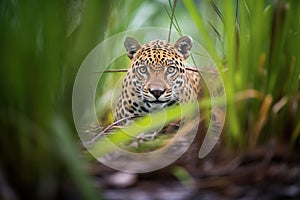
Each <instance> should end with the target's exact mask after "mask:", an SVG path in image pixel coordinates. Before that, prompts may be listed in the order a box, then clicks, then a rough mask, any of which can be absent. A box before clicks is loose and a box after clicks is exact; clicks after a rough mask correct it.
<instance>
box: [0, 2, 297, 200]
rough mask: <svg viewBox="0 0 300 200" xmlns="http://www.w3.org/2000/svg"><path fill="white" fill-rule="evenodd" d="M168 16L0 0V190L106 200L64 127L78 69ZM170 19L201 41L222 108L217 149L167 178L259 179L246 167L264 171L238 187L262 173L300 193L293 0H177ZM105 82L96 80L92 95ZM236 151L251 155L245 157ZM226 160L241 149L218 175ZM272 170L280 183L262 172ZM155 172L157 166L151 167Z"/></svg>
mask: <svg viewBox="0 0 300 200" xmlns="http://www.w3.org/2000/svg"><path fill="white" fill-rule="evenodd" d="M171 4H173V2H171ZM168 13H169V14H168ZM170 15H171V6H170V3H169V2H167V1H162V0H161V1H158V0H157V1H150V0H149V1H135V0H128V1H118V0H112V1H88V0H82V1H81V0H68V1H59V0H52V1H47V0H46V1H37V0H29V1H27V2H26V3H25V2H23V1H18V0H15V1H8V0H6V1H1V2H0V24H1V31H0V38H1V40H0V41H1V42H0V52H1V54H0V56H1V57H0V74H1V79H0V87H1V95H0V99H1V104H0V122H1V133H0V197H1V199H95V198H97V199H99V198H100V197H101V194H104V195H105V194H106V197H107V193H105V188H106V187H104V186H103V187H102V185H101V184H100V186H98V187H95V185H97V181H95V178H94V177H95V176H91V174H92V175H95V174H96V175H97V176H101V173H102V171H101V167H99V166H98V165H97V164H95V163H94V161H93V159H92V158H91V157H89V156H88V155H86V154H82V153H81V152H82V149H81V145H80V142H79V139H78V136H77V133H76V130H75V128H74V124H73V119H72V111H71V101H72V87H73V82H74V79H75V76H76V72H77V70H78V69H79V67H80V64H81V63H82V61H83V60H84V58H85V57H86V56H87V54H88V53H89V52H90V51H91V50H92V49H93V48H94V47H95V46H96V45H97V44H98V43H99V42H101V41H103V40H104V39H105V38H107V37H110V36H112V35H114V34H117V33H119V32H122V31H125V30H127V29H132V28H140V27H148V26H154V27H163V28H168V27H169V24H170V17H169V16H170ZM175 17H176V20H175V27H176V30H177V31H179V32H180V31H182V32H183V33H186V34H189V35H191V36H192V37H193V38H194V40H196V41H200V42H201V44H202V45H203V46H204V47H205V48H206V49H207V50H208V52H209V53H210V54H211V55H212V57H213V59H214V60H215V62H216V63H217V67H218V69H219V70H220V71H221V72H222V77H223V79H224V83H225V89H226V94H227V102H228V104H227V108H228V113H227V121H226V127H225V129H224V130H223V133H222V142H221V145H220V146H221V147H219V148H221V149H222V150H221V151H218V150H216V152H215V153H214V154H213V155H214V156H212V157H209V158H207V159H208V162H205V161H203V162H200V161H199V160H198V159H197V158H193V159H194V160H193V159H189V160H188V161H185V162H184V165H183V166H184V167H183V168H179V171H178V170H177V171H176V170H175V171H176V172H174V171H173V174H172V170H171V173H170V174H171V176H172V177H173V178H174V177H177V180H178V182H179V183H180V185H181V186H182V185H184V180H186V179H188V180H194V181H195V182H194V183H196V184H195V185H196V187H195V188H196V189H195V190H193V191H194V192H195V194H199V191H203V188H206V187H205V185H206V186H207V185H209V184H211V185H212V187H211V188H213V189H215V190H216V191H219V192H218V194H220V195H221V196H226V195H229V196H230V194H232V193H234V194H236V193H238V192H236V191H237V190H238V189H240V188H239V187H234V189H236V188H238V189H236V190H234V191H235V192H232V190H230V191H231V192H232V193H230V192H228V191H227V190H226V191H227V192H225V193H224V191H225V190H224V188H226V186H227V185H232V184H233V185H235V186H238V185H239V184H240V183H244V182H246V183H247V180H249V177H256V178H257V176H258V175H257V174H255V172H257V171H261V170H262V169H264V170H265V171H263V172H261V174H259V176H258V178H257V179H250V180H251V181H252V182H251V184H252V186H253V187H250V186H251V184H250V185H249V188H247V187H246V188H247V189H248V190H250V188H255V187H254V186H255V183H257V182H255V181H257V180H259V181H261V183H263V185H267V184H269V182H264V181H262V180H265V177H267V178H266V179H268V180H270V182H274V180H276V181H278V182H279V183H281V182H284V181H286V182H288V184H287V185H288V186H293V188H294V190H293V191H294V192H291V193H288V192H287V193H284V195H286V196H284V195H283V197H288V198H295V199H296V198H299V194H300V192H299V191H300V189H299V182H300V181H299V179H300V178H299V177H300V176H299V163H298V162H297V159H298V158H297V159H295V156H294V155H295V154H297V153H298V152H299V133H300V109H299V101H300V100H299V99H300V92H299V82H300V81H299V76H300V62H299V59H300V54H299V52H300V35H299V31H300V3H299V2H298V1H297V0H278V1H271V0H266V1H250V0H249V1H247V0H244V1H242V0H241V1H226V3H225V2H224V3H222V2H221V1H209V0H207V1H192V0H184V1H178V2H177V7H176V10H175ZM122 62H123V63H128V61H122ZM122 66H123V64H122V65H121V64H120V65H117V67H119V68H123V67H122ZM112 76H115V75H112ZM107 77H110V76H107ZM108 79H109V80H111V78H108ZM104 81H105V80H104ZM109 87H110V86H108V87H107V88H106V89H105V90H104V89H101V88H100V89H99V91H98V95H99V98H100V100H99V101H100V102H101V96H105V92H106V90H107V89H108V88H109ZM111 120H112V116H111V113H110V110H109V109H108V110H106V111H103V113H102V114H100V116H99V121H103V124H108V123H110V122H111ZM282 149H283V150H282ZM220 152H221V153H220ZM224 152H230V153H224ZM270 152H271V154H270ZM278 152H279V153H278ZM249 154H250V155H251V156H249ZM245 155H247V156H248V157H247V156H246V157H247V158H249V157H250V158H251V159H244V158H245V157H244V156H245ZM266 155H269V157H268V156H267V157H268V158H269V160H268V161H269V162H268V163H267V165H266V166H267V167H265V165H264V167H263V168H257V166H260V165H259V164H257V163H261V162H265V161H266ZM270 155H271V156H270ZM274 155H276V156H277V157H276V156H274ZM278 155H279V156H278ZM274 157H275V158H276V159H277V160H276V159H275V160H276V161H278V159H279V160H280V164H282V165H280V166H281V168H280V167H279V169H280V170H282V168H284V167H285V168H284V170H283V171H280V170H278V168H276V167H274V165H272V163H273V162H271V161H273V160H274V159H273V158H274ZM236 158H240V160H239V159H238V161H240V162H237V163H238V164H236V163H235V165H229V164H228V165H227V166H228V169H230V170H229V171H230V172H231V173H232V174H231V176H230V177H232V179H224V177H222V176H221V175H220V174H222V173H221V172H220V171H218V170H217V169H216V168H217V167H218V166H223V165H224V163H231V164H232V163H234V162H233V161H236ZM212 160H214V162H213V164H211V163H212ZM223 160H225V161H224V162H222V161H223ZM241 160H242V161H241ZM249 160H250V161H251V162H250V161H249ZM253 160H255V161H257V162H254V165H251V167H253V168H251V167H250V168H241V169H240V171H239V170H238V169H237V168H236V167H237V166H244V165H247V164H248V163H252V164H253V162H252V161H253ZM270 160H271V161H270ZM298 160H299V159H298ZM199 162H200V163H199ZM91 163H94V164H93V165H96V168H99V169H98V170H96V171H97V172H94V173H91V170H90V167H89V166H90V165H91ZM241 163H243V165H242V164H241ZM196 164H197V165H196ZM203 164H206V165H209V164H210V165H209V166H211V169H215V170H212V171H215V172H216V173H214V174H213V173H211V174H210V175H209V173H206V174H205V173H203V174H201V173H200V172H205V169H206V168H205V166H206V165H205V166H204V165H203ZM189 166H190V167H189ZM276 166H277V165H276ZM206 167H207V166H206ZM270 168H271V169H270ZM176 169H178V168H176ZM247 169H248V171H247ZM249 169H250V170H249ZM257 169H259V170H257ZM272 169H274V171H273V172H274V173H273V175H274V174H275V176H277V178H278V180H277V179H273V178H274V177H273V176H271V175H270V170H272ZM292 169H293V170H294V171H293V170H292ZM297 170H298V171H297ZM233 171H235V172H236V173H239V174H243V175H244V176H241V177H242V178H243V179H239V180H236V179H235V176H234V174H235V173H233ZM291 171H293V173H294V174H288V173H287V175H286V177H291V179H292V178H294V179H295V180H294V179H293V180H292V181H290V182H289V181H288V180H290V179H288V180H284V179H283V178H282V177H284V175H285V172H291ZM217 172H219V174H218V173H217ZM250 172H251V173H250ZM271 172H272V171H271ZM161 173H163V174H164V172H161ZM224 173H225V172H223V175H224ZM252 173H253V174H255V175H257V176H252V175H253V174H252ZM291 173H292V172H291ZM182 174H183V175H182ZM225 174H226V173H225ZM271 174H272V173H271ZM227 175H228V171H227ZM155 176H161V174H158V175H157V174H152V175H151V177H155ZM205 176H212V177H213V178H212V179H213V180H214V181H215V182H214V181H212V182H210V181H208V180H206V179H203V177H205ZM146 177H147V176H146ZM201 178H202V179H201ZM210 178H211V177H210ZM104 180H105V179H104ZM172 180H173V179H172ZM210 180H211V179H210ZM205 181H206V182H205ZM243 181H244V182H243ZM276 181H275V182H276ZM136 183H137V182H136ZM256 186H257V185H256ZM258 186H260V185H259V184H258ZM284 186H286V185H283V186H282V184H279V186H278V185H275V186H274V188H271V189H270V191H269V190H268V189H266V191H269V192H270V193H272V191H276V188H277V190H278V188H281V187H283V188H284V189H282V190H281V191H286V190H288V189H290V188H286V187H284ZM294 186H295V187H294ZM148 187H150V188H151V187H152V186H151V185H150V186H148ZM183 188H184V187H183ZM206 189H207V188H206ZM279 190H280V189H279ZM220 191H221V192H220ZM250 191H251V190H250ZM197 192H198V193H197ZM243 192H244V190H242V192H241V191H240V193H243ZM297 192H298V193H297ZM262 193H263V192H262ZM273 193H274V192H273ZM238 194H239V193H238ZM279 195H282V194H279ZM288 195H290V196H288ZM297 195H298V196H297ZM125 196H126V195H124V197H125ZM240 196H241V197H243V196H242V195H240ZM249 196H251V195H250V194H249ZM169 197H170V196H169ZM198 197H199V196H198ZM254 197H255V196H254ZM279 197H281V196H279ZM270 198H271V197H270ZM266 199H267V197H266Z"/></svg>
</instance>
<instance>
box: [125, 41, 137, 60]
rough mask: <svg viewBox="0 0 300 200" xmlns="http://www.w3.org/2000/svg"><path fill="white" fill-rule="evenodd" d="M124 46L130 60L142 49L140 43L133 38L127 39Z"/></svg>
mask: <svg viewBox="0 0 300 200" xmlns="http://www.w3.org/2000/svg"><path fill="white" fill-rule="evenodd" d="M124 46H125V48H126V51H127V55H128V57H129V58H130V59H132V58H133V56H134V54H135V53H136V52H137V51H138V50H139V49H140V48H141V45H140V43H139V42H138V41H137V40H136V39H134V38H132V37H127V38H126V39H125V42H124Z"/></svg>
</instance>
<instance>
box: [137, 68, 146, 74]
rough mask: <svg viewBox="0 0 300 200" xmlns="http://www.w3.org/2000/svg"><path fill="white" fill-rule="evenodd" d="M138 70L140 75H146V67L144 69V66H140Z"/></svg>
mask: <svg viewBox="0 0 300 200" xmlns="http://www.w3.org/2000/svg"><path fill="white" fill-rule="evenodd" d="M138 70H139V72H140V73H141V74H146V73H147V67H146V66H140V67H139V68H138Z"/></svg>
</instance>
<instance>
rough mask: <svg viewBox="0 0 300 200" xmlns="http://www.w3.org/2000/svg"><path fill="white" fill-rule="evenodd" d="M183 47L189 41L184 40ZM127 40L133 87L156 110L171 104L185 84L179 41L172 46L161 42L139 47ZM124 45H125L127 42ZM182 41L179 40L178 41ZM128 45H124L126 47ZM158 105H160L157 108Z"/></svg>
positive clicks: (185, 56) (134, 42) (186, 54)
mask: <svg viewBox="0 0 300 200" xmlns="http://www.w3.org/2000/svg"><path fill="white" fill-rule="evenodd" d="M184 39H185V40H188V41H185V42H184V45H188V44H190V43H189V42H191V41H190V38H189V37H186V38H184ZM132 40H133V39H132V38H130V39H127V40H126V41H125V47H128V48H126V49H127V53H128V55H129V58H131V70H130V71H129V72H128V73H132V86H133V87H134V90H133V91H135V92H136V93H137V94H136V95H138V96H139V97H140V98H141V99H142V100H143V101H144V102H146V103H148V104H150V105H153V106H155V107H164V106H165V105H170V104H173V103H174V102H176V101H177V99H178V94H179V92H180V89H181V87H183V85H184V73H185V58H187V57H188V53H187V52H186V53H185V54H184V55H183V54H181V53H180V52H182V49H185V48H184V47H183V46H182V45H181V46H180V45H179V44H178V42H177V43H176V44H175V45H172V44H170V43H167V42H165V41H162V40H156V41H153V42H149V43H147V44H145V45H144V46H139V44H138V43H137V41H132ZM126 42H127V43H126ZM181 42H182V41H181ZM126 44H127V45H126ZM159 105H160V106H159Z"/></svg>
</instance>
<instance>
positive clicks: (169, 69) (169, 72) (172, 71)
mask: <svg viewBox="0 0 300 200" xmlns="http://www.w3.org/2000/svg"><path fill="white" fill-rule="evenodd" d="M175 71H176V68H175V67H174V66H169V67H168V68H167V73H168V74H173V73H175Z"/></svg>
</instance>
